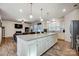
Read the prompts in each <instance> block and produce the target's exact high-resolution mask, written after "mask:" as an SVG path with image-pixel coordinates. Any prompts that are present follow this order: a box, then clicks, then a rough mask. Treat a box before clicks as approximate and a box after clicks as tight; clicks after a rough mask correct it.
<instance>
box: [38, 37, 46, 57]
mask: <svg viewBox="0 0 79 59" xmlns="http://www.w3.org/2000/svg"><path fill="white" fill-rule="evenodd" d="M37 41H38V42H37V43H38V45H37V51H38V52H37V55H38V56H39V55H41V54H42V52H44V51H45V47H46V42H45V41H46V40H45V38H40V39H38V40H37Z"/></svg>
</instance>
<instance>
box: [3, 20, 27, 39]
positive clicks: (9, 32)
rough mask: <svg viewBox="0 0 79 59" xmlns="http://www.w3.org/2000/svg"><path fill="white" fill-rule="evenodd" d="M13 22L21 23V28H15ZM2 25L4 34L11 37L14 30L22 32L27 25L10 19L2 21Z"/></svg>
mask: <svg viewBox="0 0 79 59" xmlns="http://www.w3.org/2000/svg"><path fill="white" fill-rule="evenodd" d="M14 24H23V28H22V29H15V27H14ZM2 26H4V27H5V36H6V37H12V36H13V34H14V33H15V32H16V31H22V32H24V31H25V30H24V29H25V27H29V24H27V23H20V22H12V21H2Z"/></svg>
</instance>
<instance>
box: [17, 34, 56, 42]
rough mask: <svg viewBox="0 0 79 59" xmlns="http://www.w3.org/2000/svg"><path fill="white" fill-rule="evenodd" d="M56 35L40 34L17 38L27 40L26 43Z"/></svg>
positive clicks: (18, 36)
mask: <svg viewBox="0 0 79 59" xmlns="http://www.w3.org/2000/svg"><path fill="white" fill-rule="evenodd" d="M54 34H56V33H40V34H28V35H17V38H20V39H23V40H26V41H31V40H35V39H37V38H42V37H46V36H50V35H54Z"/></svg>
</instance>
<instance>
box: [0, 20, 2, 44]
mask: <svg viewBox="0 0 79 59" xmlns="http://www.w3.org/2000/svg"><path fill="white" fill-rule="evenodd" d="M1 41H2V23H1V20H0V44H1Z"/></svg>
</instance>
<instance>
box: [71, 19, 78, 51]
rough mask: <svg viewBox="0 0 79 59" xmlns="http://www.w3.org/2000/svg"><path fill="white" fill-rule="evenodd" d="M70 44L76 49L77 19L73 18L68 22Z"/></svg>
mask: <svg viewBox="0 0 79 59" xmlns="http://www.w3.org/2000/svg"><path fill="white" fill-rule="evenodd" d="M70 33H71V37H70V38H71V46H72V48H74V49H76V38H77V36H78V35H79V20H73V21H72V22H71V24H70Z"/></svg>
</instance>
